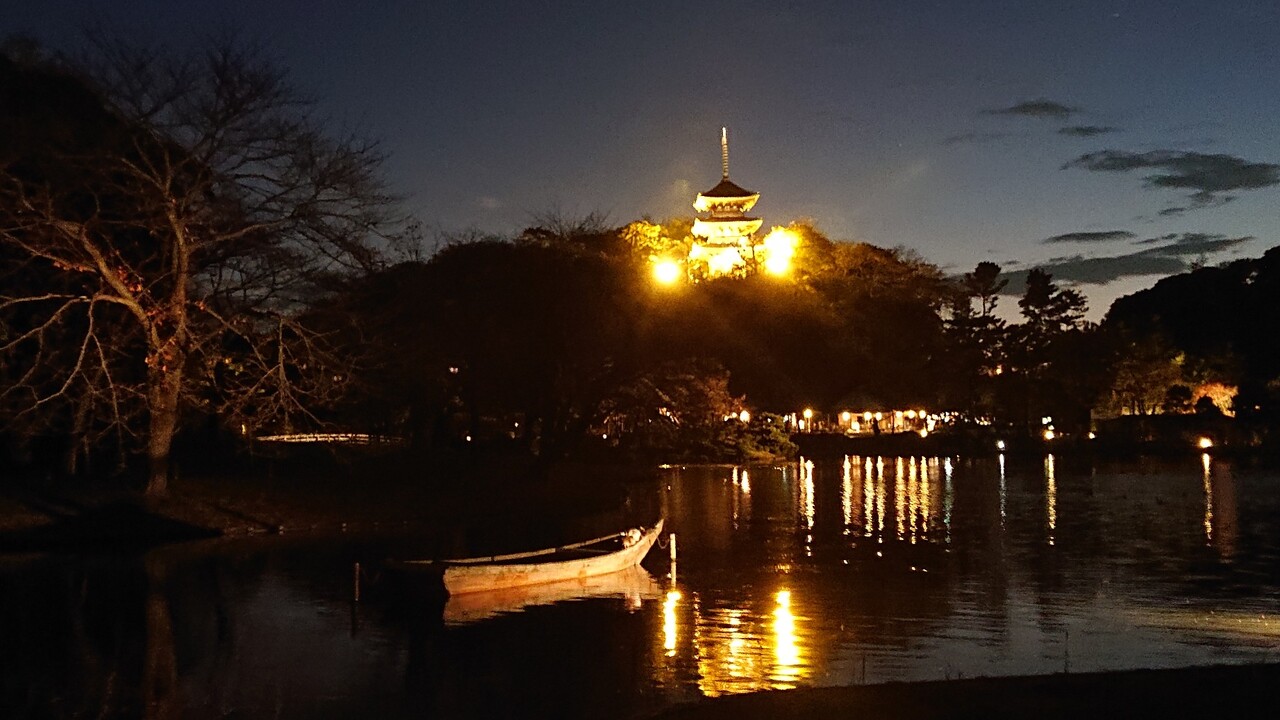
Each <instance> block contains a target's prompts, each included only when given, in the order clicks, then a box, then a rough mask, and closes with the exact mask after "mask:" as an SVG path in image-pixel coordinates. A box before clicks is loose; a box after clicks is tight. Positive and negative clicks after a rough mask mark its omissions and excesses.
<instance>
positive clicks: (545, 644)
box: [0, 456, 1280, 718]
mask: <svg viewBox="0 0 1280 720" xmlns="http://www.w3.org/2000/svg"><path fill="white" fill-rule="evenodd" d="M655 492H656V493H657V495H658V497H657V498H656V499H655V500H654V501H653V503H654V504H657V503H661V504H662V505H663V506H664V508H665V510H664V512H665V515H666V518H667V523H668V529H669V530H670V531H671V532H674V533H675V534H676V543H677V546H676V551H677V552H676V562H675V563H674V564H673V563H672V561H671V555H670V547H669V546H668V547H663V548H655V549H654V551H653V552H651V553H650V556H649V558H648V559H647V560H646V561H645V563H644V566H643V569H642V571H639V572H635V573H629V574H622V575H619V576H616V577H611V578H606V579H601V580H600V581H598V582H595V583H592V584H591V585H589V586H587V587H584V588H579V589H577V590H573V589H570V590H565V589H564V588H558V589H555V588H553V589H549V590H547V591H546V592H543V593H541V594H534V595H533V596H532V597H523V598H503V599H500V600H499V599H492V598H490V599H488V600H485V601H483V602H475V601H466V600H462V599H460V598H454V599H453V600H450V601H449V602H448V603H444V604H443V606H442V602H441V601H440V600H438V599H436V598H435V596H434V594H433V593H432V592H430V590H429V589H428V588H426V587H424V586H423V585H422V584H421V583H418V582H414V581H413V580H412V579H406V578H403V577H399V576H394V575H392V574H391V573H389V572H388V571H385V570H383V569H382V568H381V567H380V565H379V564H378V563H377V562H376V560H378V559H381V558H385V557H387V556H388V555H394V554H396V553H402V552H406V551H407V550H406V548H408V547H411V546H412V542H411V540H410V539H401V540H397V541H395V542H391V541H387V540H386V539H385V538H384V539H380V540H377V541H359V540H354V539H349V538H329V539H323V540H317V539H294V540H289V539H272V540H270V541H255V542H251V541H238V542H225V541H224V542H212V543H198V544H193V545H185V546H178V547H171V548H166V549H162V550H159V551H153V552H151V553H149V554H147V555H145V556H143V557H137V556H125V555H118V554H105V553H104V554H87V555H77V556H40V557H27V558H9V559H6V560H4V561H3V562H2V563H0V612H3V618H4V620H3V625H2V626H3V634H2V635H0V676H2V677H3V696H2V698H0V700H2V701H3V704H2V705H0V709H3V710H4V711H3V712H0V714H2V715H4V716H6V717H9V716H16V717H25V716H39V717H80V716H94V717H98V716H112V715H113V714H114V715H125V716H133V715H138V714H141V713H142V712H144V711H146V712H148V713H150V714H152V715H159V716H166V715H167V716H172V717H191V718H202V717H210V718H213V717H226V716H235V717H246V718H257V717H272V718H275V717H298V718H303V717H306V718H315V717H355V716H359V717H406V716H415V717H421V716H433V717H459V718H468V717H486V718H491V717H558V718H566V717H617V716H619V715H622V716H628V715H631V714H635V713H643V712H646V711H650V710H654V709H657V708H661V707H664V706H667V705H670V704H673V703H677V702H682V701H686V700H691V699H695V698H698V697H702V696H716V695H723V694H727V693H740V692H750V691H753V690H760V689H767V688H791V687H805V686H821V685H848V684H857V683H864V682H865V683H876V682H884V681H889V680H916V679H918V680H936V679H944V678H958V677H973V676H980V675H1023V674H1034V673H1054V672H1062V671H1068V672H1079V671H1089V670H1106V669H1126V668H1138V667H1177V666H1185V665H1196V664H1208V663H1246V662H1257V661H1267V660H1270V661H1275V660H1277V659H1280V652H1278V651H1280V475H1278V474H1277V473H1276V472H1275V471H1262V470H1252V469H1246V468H1239V467H1235V466H1233V465H1232V464H1231V463H1230V462H1226V461H1222V460H1216V459H1213V458H1210V457H1209V456H1203V457H1190V458H1188V459H1187V460H1185V461H1183V462H1178V463H1151V462H1141V463H1133V464H1128V465H1120V464H1113V465H1106V466H1097V467H1094V466H1090V465H1087V464H1083V465H1079V466H1077V465H1074V464H1073V463H1072V462H1070V461H1069V460H1068V459H1067V458H1064V457H1055V456H1048V457H1045V458H1043V459H1040V458H1036V459H1034V460H1023V461H1020V462H1015V461H1013V460H1012V459H1010V460H1006V459H1005V458H991V459H980V460H968V459H958V458H932V457H929V458H922V457H916V458H893V457H884V458H877V457H856V456H855V457H846V458H834V459H826V460H815V461H809V460H803V459H802V460H801V461H800V462H798V463H790V464H787V465H778V466H752V467H738V468H734V467H727V466H726V467H681V468H670V469H667V470H664V471H663V474H662V477H661V485H660V487H658V488H657V489H656V491H655ZM357 561H360V562H361V569H360V570H359V576H360V578H361V584H360V588H361V592H362V596H361V598H360V600H359V601H358V602H357V601H356V600H355V598H354V597H353V595H354V591H355V582H354V578H355V577H356V570H355V566H354V563H355V562H357Z"/></svg>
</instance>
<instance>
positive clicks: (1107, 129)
mask: <svg viewBox="0 0 1280 720" xmlns="http://www.w3.org/2000/svg"><path fill="white" fill-rule="evenodd" d="M1113 132H1120V128H1116V127H1111V126H1109V125H1069V126H1067V127H1063V128H1058V134H1059V135H1070V136H1071V137H1094V136H1096V135H1106V134H1108V133H1113Z"/></svg>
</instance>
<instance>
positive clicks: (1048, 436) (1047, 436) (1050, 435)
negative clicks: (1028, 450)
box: [1044, 428, 1057, 440]
mask: <svg viewBox="0 0 1280 720" xmlns="http://www.w3.org/2000/svg"><path fill="white" fill-rule="evenodd" d="M1055 437H1057V435H1055V434H1054V432H1053V428H1048V429H1046V430H1045V431H1044V439H1045V440H1052V439H1054V438H1055Z"/></svg>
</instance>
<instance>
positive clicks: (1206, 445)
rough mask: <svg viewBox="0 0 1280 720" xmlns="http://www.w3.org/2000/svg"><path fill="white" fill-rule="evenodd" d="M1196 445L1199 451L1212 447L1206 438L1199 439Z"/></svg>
mask: <svg viewBox="0 0 1280 720" xmlns="http://www.w3.org/2000/svg"><path fill="white" fill-rule="evenodd" d="M1197 444H1198V445H1199V446H1200V449H1201V450H1208V449H1209V448H1211V447H1213V441H1212V440H1210V439H1209V438H1207V437H1202V438H1200V441H1199V442H1198V443H1197Z"/></svg>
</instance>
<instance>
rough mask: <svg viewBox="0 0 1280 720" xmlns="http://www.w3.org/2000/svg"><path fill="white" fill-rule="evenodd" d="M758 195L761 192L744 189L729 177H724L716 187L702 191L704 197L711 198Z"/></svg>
mask: <svg viewBox="0 0 1280 720" xmlns="http://www.w3.org/2000/svg"><path fill="white" fill-rule="evenodd" d="M758 195H759V193H755V192H751V191H750V190H744V189H743V188H742V187H740V186H739V185H737V184H736V183H734V182H733V181H732V180H730V179H729V178H727V177H726V178H724V179H722V180H721V181H720V183H719V184H718V185H716V186H715V187H713V188H711V189H710V190H708V191H706V192H704V193H702V196H703V197H709V198H748V197H753V196H758Z"/></svg>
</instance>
